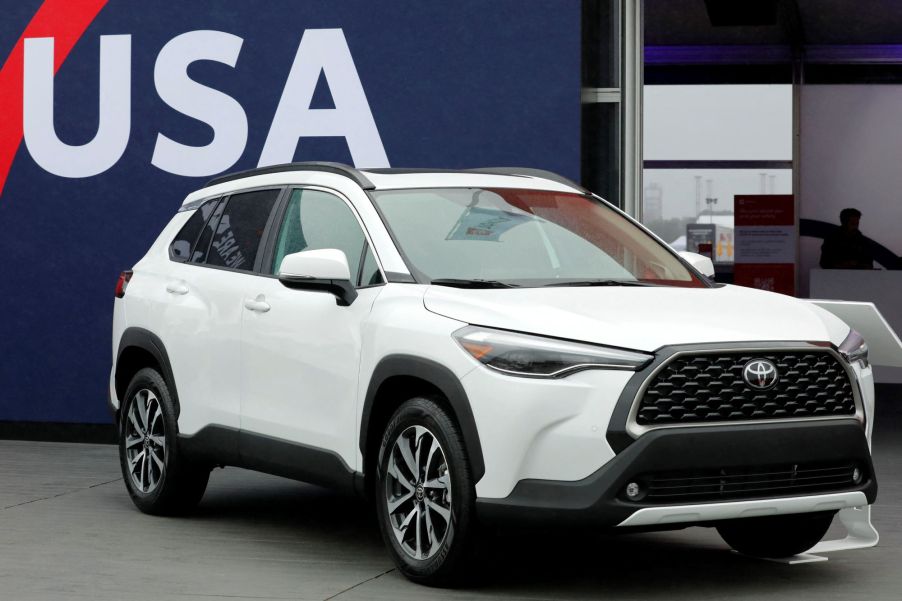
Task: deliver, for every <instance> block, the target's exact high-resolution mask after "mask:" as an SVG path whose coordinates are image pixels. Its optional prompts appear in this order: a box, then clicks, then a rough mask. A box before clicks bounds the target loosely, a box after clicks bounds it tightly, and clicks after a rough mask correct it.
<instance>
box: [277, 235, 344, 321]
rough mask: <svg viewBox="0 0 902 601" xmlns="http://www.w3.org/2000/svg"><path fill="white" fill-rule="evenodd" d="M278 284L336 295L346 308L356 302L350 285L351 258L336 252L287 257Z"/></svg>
mask: <svg viewBox="0 0 902 601" xmlns="http://www.w3.org/2000/svg"><path fill="white" fill-rule="evenodd" d="M279 281H280V282H282V285H284V286H286V287H288V288H295V289H299V290H319V291H322V292H329V293H331V294H334V295H335V300H336V302H337V303H338V304H339V305H341V306H343V307H347V306H348V305H350V304H351V303H353V302H354V300H355V299H356V298H357V290H356V289H355V288H354V285H353V284H351V270H350V268H349V267H348V258H347V257H346V256H345V254H344V252H342V251H340V250H338V249H335V248H324V249H322V250H304V251H301V252H298V253H292V254H290V255H285V257H284V258H283V259H282V264H281V265H280V266H279Z"/></svg>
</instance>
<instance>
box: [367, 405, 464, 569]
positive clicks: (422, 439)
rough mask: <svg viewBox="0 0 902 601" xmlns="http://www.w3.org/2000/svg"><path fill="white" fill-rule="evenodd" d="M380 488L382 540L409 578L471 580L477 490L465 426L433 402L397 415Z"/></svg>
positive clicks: (384, 451) (381, 464) (386, 442)
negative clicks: (462, 428) (468, 454)
mask: <svg viewBox="0 0 902 601" xmlns="http://www.w3.org/2000/svg"><path fill="white" fill-rule="evenodd" d="M376 473H377V479H376V483H375V497H376V507H377V512H378V520H379V528H380V530H381V532H382V538H383V540H384V541H385V545H386V547H388V550H389V552H390V553H391V556H392V559H394V561H395V564H396V565H397V566H398V570H400V571H401V573H402V574H404V575H405V576H406V577H407V578H409V579H410V580H412V581H414V582H417V583H420V584H426V585H430V586H459V585H461V584H464V583H466V582H468V581H469V580H470V577H471V576H472V574H471V573H470V572H469V570H468V568H469V567H470V562H471V559H472V550H473V547H474V545H473V539H474V532H473V530H474V529H475V524H474V522H475V519H474V516H475V501H476V489H475V485H474V483H473V478H472V476H471V474H470V465H469V461H468V458H467V452H466V447H465V446H464V443H463V438H462V437H461V434H460V429H459V428H458V426H457V424H456V423H455V421H454V419H453V418H452V417H451V416H450V415H449V414H448V412H447V411H446V410H445V409H444V408H443V407H442V406H441V405H440V404H439V403H437V402H436V401H435V400H434V399H430V398H424V397H416V398H412V399H410V400H408V401H406V402H405V403H404V404H402V405H401V406H400V407H399V408H398V410H397V411H396V412H395V414H394V415H393V416H392V417H391V419H390V420H389V422H388V425H387V426H386V427H385V431H384V434H383V437H382V444H381V447H380V449H379V459H378V469H377V472H376Z"/></svg>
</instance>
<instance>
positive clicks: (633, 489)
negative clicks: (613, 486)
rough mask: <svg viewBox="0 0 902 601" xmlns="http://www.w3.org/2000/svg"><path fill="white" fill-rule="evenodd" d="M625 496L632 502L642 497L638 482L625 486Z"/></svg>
mask: <svg viewBox="0 0 902 601" xmlns="http://www.w3.org/2000/svg"><path fill="white" fill-rule="evenodd" d="M626 496H627V497H628V498H629V499H630V500H632V501H635V500H636V499H638V498H639V497H641V496H642V487H641V486H639V483H638V482H630V483H629V484H627V485H626Z"/></svg>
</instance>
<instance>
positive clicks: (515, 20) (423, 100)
mask: <svg viewBox="0 0 902 601" xmlns="http://www.w3.org/2000/svg"><path fill="white" fill-rule="evenodd" d="M2 4H3V14H4V19H3V21H2V24H0V52H2V53H4V54H3V57H4V59H5V57H6V56H7V55H8V54H9V52H10V51H11V50H12V48H13V46H14V45H15V43H16V40H17V39H18V37H19V36H20V35H21V32H22V31H23V30H24V29H25V26H26V25H27V24H28V22H29V20H30V19H31V18H32V16H33V15H34V14H35V12H36V11H37V10H38V8H39V7H40V6H41V4H42V2H40V1H39V0H4V1H3V2H2ZM579 7H580V3H579V1H578V0H566V1H561V0H558V1H554V2H548V1H544V0H492V1H485V0H481V1H477V0H474V1H455V2H421V1H409V2H407V1H405V2H402V1H397V0H392V1H386V2H374V1H372V0H359V1H351V0H343V1H325V0H322V1H312V0H311V1H299V0H282V1H277V0H267V1H266V2H250V1H248V2H239V1H231V2H224V1H221V0H220V1H207V2H178V3H176V2H170V1H166V2H155V1H142V2H129V1H125V0H110V2H109V3H108V4H107V5H106V6H105V7H104V8H103V9H102V10H101V11H100V13H99V14H98V16H97V18H96V19H95V20H94V21H93V23H92V24H91V25H90V26H89V27H88V29H87V31H86V32H85V34H84V35H83V36H82V37H81V39H80V40H79V42H78V43H77V44H76V45H75V47H74V49H73V50H72V52H71V54H70V55H69V56H68V58H67V59H66V61H65V63H64V64H63V65H62V67H61V69H60V70H59V72H58V74H57V76H56V79H55V87H56V90H55V127H56V132H57V135H58V137H59V138H60V139H61V140H62V141H64V142H67V143H69V144H84V143H86V142H88V141H89V140H91V139H92V138H93V137H94V135H95V133H96V132H97V127H98V98H97V96H98V92H97V90H98V80H99V66H98V55H99V47H100V36H101V35H123V34H127V35H131V39H132V42H131V43H132V56H131V80H132V84H131V90H132V92H131V97H132V100H131V134H130V139H129V143H128V146H127V148H126V150H125V153H124V154H123V156H122V157H121V159H120V160H119V161H118V162H117V163H116V164H115V165H114V166H113V167H111V168H110V169H109V170H107V171H105V172H104V173H102V174H100V175H96V176H93V177H86V178H81V179H71V178H63V177H59V176H56V175H53V174H51V173H48V172H47V171H45V170H43V169H42V168H41V167H40V166H39V165H38V164H37V163H35V161H34V160H33V159H32V157H31V156H30V154H29V151H28V149H27V148H26V147H25V145H24V144H22V145H21V146H20V148H19V150H18V154H17V155H16V157H15V160H14V162H13V164H12V167H11V169H10V171H9V174H8V177H7V180H6V185H5V188H4V189H3V192H2V196H0V257H2V265H3V267H2V271H0V420H35V421H60V422H104V421H108V420H109V416H108V414H107V412H106V396H107V392H106V391H107V385H108V378H109V369H110V363H111V354H112V342H111V340H110V330H111V314H112V304H113V289H114V285H115V282H116V277H117V275H118V274H119V272H120V271H121V270H123V269H128V268H130V267H131V266H132V264H133V263H134V262H135V261H136V260H137V259H138V258H139V257H140V256H141V255H142V254H143V253H144V252H145V251H146V249H147V247H148V246H149V245H150V243H151V242H152V241H153V239H154V238H155V237H156V235H157V234H158V233H159V231H160V229H161V228H162V226H163V225H164V224H165V223H166V222H167V221H168V220H169V218H170V217H171V216H172V214H173V212H174V211H175V210H176V209H177V208H178V206H179V204H180V203H181V201H182V199H183V198H184V196H185V195H186V194H187V193H188V192H190V191H191V190H193V189H196V188H198V187H200V185H201V184H202V183H203V182H204V181H205V180H206V179H209V178H207V177H203V178H188V177H181V176H176V175H173V174H170V173H167V172H165V171H162V170H161V169H159V168H157V167H155V166H153V165H152V164H151V157H152V155H153V150H154V144H155V142H156V138H157V134H158V133H164V134H165V135H167V136H168V137H170V138H172V139H174V140H176V141H178V142H181V143H182V144H190V145H204V144H206V143H208V142H209V141H210V140H211V138H212V130H211V128H210V127H209V126H208V125H206V124H205V123H203V122H200V121H197V120H194V119H191V118H189V117H187V116H185V115H183V114H181V113H179V112H177V111H175V110H174V109H172V108H171V107H169V106H168V105H167V104H166V103H164V102H163V101H162V100H161V99H160V97H159V96H158V94H157V91H156V88H155V86H154V77H153V73H154V63H155V61H156V58H157V55H158V53H159V51H160V49H161V48H162V47H163V46H164V45H165V44H166V43H167V42H168V41H169V40H171V39H172V38H174V37H175V36H177V35H179V34H182V33H185V32H188V31H193V30H218V31H223V32H228V33H231V34H234V35H237V36H239V37H241V38H243V39H244V44H243V46H242V48H241V52H240V55H239V57H238V60H237V64H236V66H235V67H234V68H231V67H229V66H228V65H224V64H221V63H216V62H212V61H199V62H196V63H194V64H192V65H191V67H190V68H189V71H188V73H189V75H190V76H191V78H192V79H194V80H196V81H198V82H201V83H203V84H204V85H207V86H209V87H211V88H215V89H217V90H220V91H222V92H224V93H226V94H228V95H229V96H231V97H233V98H235V99H236V100H237V101H238V102H239V103H240V104H241V105H242V106H243V108H244V111H245V113H246V114H247V119H248V126H249V133H248V139H247V145H246V147H245V150H244V153H243V155H242V156H241V159H240V160H239V161H238V163H236V164H235V165H234V166H233V167H232V168H231V169H230V170H237V169H246V168H251V167H255V166H256V165H257V162H258V160H259V158H260V153H261V150H262V148H263V144H264V141H265V139H266V135H267V133H268V132H269V128H270V124H271V122H272V119H273V115H274V114H275V111H276V108H277V106H278V104H279V99H280V97H281V94H282V89H283V87H284V85H285V81H286V78H287V77H288V74H289V71H290V70H291V66H292V62H293V60H294V57H295V54H296V52H297V49H298V44H299V42H300V40H301V37H302V35H303V33H304V31H305V30H307V29H318V28H341V29H342V30H343V31H344V35H345V38H346V39H347V44H348V47H349V49H350V52H351V55H352V57H353V59H354V63H355V65H356V68H357V72H358V75H359V78H360V81H361V83H362V85H363V88H364V90H365V93H366V96H367V99H368V101H369V105H370V108H371V110H372V113H373V117H374V120H375V123H376V126H377V128H378V131H379V135H380V137H381V139H382V143H383V145H384V148H385V152H386V154H387V156H388V160H389V161H390V163H391V165H392V166H395V167H422V166H431V167H452V168H453V167H473V166H489V165H491V166H498V165H518V166H533V167H541V168H546V169H551V170H554V171H558V172H560V173H562V174H564V175H567V176H569V177H571V178H574V179H577V178H578V175H579V138H580V134H579V82H580V63H579V61H580V40H579V36H580V27H579ZM331 102H332V99H331V97H330V91H329V87H328V84H327V82H326V81H325V80H324V79H322V78H321V80H320V82H319V84H318V85H317V92H316V94H315V96H314V100H313V103H312V105H313V107H314V108H317V107H330V106H331ZM9 133H10V132H0V135H3V136H7V135H9ZM294 158H295V160H328V161H341V162H348V163H350V162H351V157H350V153H349V150H348V146H347V143H346V142H345V140H344V138H311V139H302V140H301V143H300V144H299V146H298V150H297V152H296V154H295V157H294Z"/></svg>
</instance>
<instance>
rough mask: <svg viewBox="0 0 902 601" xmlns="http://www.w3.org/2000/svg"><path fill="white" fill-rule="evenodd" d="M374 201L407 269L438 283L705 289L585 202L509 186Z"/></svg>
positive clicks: (642, 236)
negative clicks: (408, 267) (642, 286)
mask: <svg viewBox="0 0 902 601" xmlns="http://www.w3.org/2000/svg"><path fill="white" fill-rule="evenodd" d="M372 195H373V199H374V200H375V202H376V204H377V206H378V207H379V209H380V211H381V212H382V214H383V216H384V219H385V221H386V222H387V225H388V227H389V229H390V230H391V231H392V234H393V235H394V237H395V240H396V242H397V243H398V245H399V246H400V247H401V251H402V252H403V253H404V255H405V257H406V259H407V260H408V262H409V263H410V264H411V267H412V268H413V269H414V270H415V271H416V272H418V273H417V275H419V276H421V277H423V278H427V279H428V280H430V281H433V282H434V283H437V284H438V283H443V284H446V285H455V284H459V283H461V282H469V283H471V284H472V283H480V282H481V283H484V284H493V285H495V286H499V287H500V286H504V285H509V286H550V285H551V286H553V285H558V286H560V285H668V286H694V287H703V286H705V285H706V284H705V283H704V282H702V281H701V280H700V279H699V278H698V277H697V276H695V275H694V274H693V273H692V272H690V271H689V270H688V269H687V268H686V267H685V266H684V265H683V264H682V263H681V262H680V261H679V260H678V259H677V258H676V257H675V256H674V255H673V254H672V253H671V252H670V251H669V250H668V249H666V248H665V247H664V246H663V245H662V244H661V243H660V242H658V241H657V240H655V239H654V238H652V237H651V236H649V235H648V234H647V233H645V232H644V231H643V230H642V229H640V228H638V227H636V226H635V225H634V224H633V223H631V222H630V221H629V220H628V219H626V218H624V217H623V216H622V215H620V214H619V213H618V212H617V211H615V210H613V209H612V208H611V207H609V206H607V205H606V204H605V203H603V202H601V201H599V200H597V199H595V198H592V197H590V196H584V195H580V194H575V193H565V192H551V191H544V190H523V189H515V188H490V189H489V188H486V189H474V188H435V189H422V188H420V189H409V190H382V191H378V192H373V193H372Z"/></svg>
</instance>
